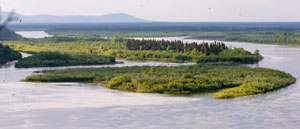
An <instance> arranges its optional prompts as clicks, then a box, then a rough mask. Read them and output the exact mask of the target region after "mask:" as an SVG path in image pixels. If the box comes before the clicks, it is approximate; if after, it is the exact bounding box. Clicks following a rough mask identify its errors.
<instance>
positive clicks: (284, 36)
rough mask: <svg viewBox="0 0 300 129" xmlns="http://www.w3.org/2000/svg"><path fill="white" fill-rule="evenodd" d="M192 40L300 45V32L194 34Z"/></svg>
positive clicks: (260, 31)
mask: <svg viewBox="0 0 300 129" xmlns="http://www.w3.org/2000/svg"><path fill="white" fill-rule="evenodd" d="M189 38H191V39H210V40H221V41H240V42H251V43H264V44H283V45H288V44H291V45H294V44H300V33H299V31H288V32H286V31H284V30H282V31H267V30H256V31H253V30H244V31H238V32H202V33H198V34H193V36H191V37H189Z"/></svg>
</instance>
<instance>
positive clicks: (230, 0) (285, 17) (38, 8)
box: [0, 0, 300, 22]
mask: <svg viewBox="0 0 300 129" xmlns="http://www.w3.org/2000/svg"><path fill="white" fill-rule="evenodd" d="M0 5H1V6H2V8H3V10H5V11H8V10H11V9H15V10H16V11H17V12H18V13H20V14H23V15H36V14H50V15H58V16H65V15H93V16H100V15H105V14H110V13H127V14H129V15H132V16H135V17H138V18H142V19H146V20H152V21H172V22H230V21H232V22H300V7H299V6H300V0H0Z"/></svg>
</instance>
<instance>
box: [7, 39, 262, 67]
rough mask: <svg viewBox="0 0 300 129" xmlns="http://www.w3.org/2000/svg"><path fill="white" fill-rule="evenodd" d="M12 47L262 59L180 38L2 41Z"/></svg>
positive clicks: (181, 58)
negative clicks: (38, 41) (180, 39)
mask: <svg viewBox="0 0 300 129" xmlns="http://www.w3.org/2000/svg"><path fill="white" fill-rule="evenodd" d="M5 44H6V45H9V46H10V47H12V48H13V49H15V50H18V51H23V52H43V51H62V52H64V51H73V52H83V53H88V54H97V55H104V56H113V57H115V58H120V59H126V60H136V61H162V62H197V63H202V62H219V61H233V62H239V63H255V62H258V61H259V60H261V59H262V56H261V55H260V54H259V52H258V51H256V52H255V53H251V52H248V51H246V50H244V49H242V48H231V47H227V46H225V44H224V43H221V42H213V43H201V44H197V43H195V42H194V43H184V42H182V41H164V40H162V41H155V40H135V39H124V38H122V37H116V38H113V39H112V40H111V41H102V42H81V41H76V42H59V43H55V42H54V43H36V42H27V41H26V42H21V41H19V42H5Z"/></svg>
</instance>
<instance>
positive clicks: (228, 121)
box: [0, 37, 300, 129]
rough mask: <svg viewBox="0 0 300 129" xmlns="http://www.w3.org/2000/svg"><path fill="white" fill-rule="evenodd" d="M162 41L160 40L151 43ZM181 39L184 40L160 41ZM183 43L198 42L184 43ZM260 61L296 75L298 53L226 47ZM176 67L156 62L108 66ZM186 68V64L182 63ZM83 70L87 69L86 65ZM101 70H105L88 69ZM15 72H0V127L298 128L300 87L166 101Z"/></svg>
mask: <svg viewBox="0 0 300 129" xmlns="http://www.w3.org/2000/svg"><path fill="white" fill-rule="evenodd" d="M155 39H161V38H155ZM164 39H165V40H175V39H176V40H183V38H180V37H176V38H164ZM185 41H187V42H192V41H196V42H199V43H201V42H202V40H185ZM225 43H226V44H227V45H231V46H233V47H242V48H245V49H247V50H249V51H252V52H254V51H255V50H256V49H258V50H260V53H261V54H262V55H263V56H264V59H263V60H262V61H260V62H259V63H258V64H256V65H254V67H265V68H272V69H277V70H282V71H285V72H287V73H290V74H292V75H293V76H295V77H297V78H298V77H299V76H300V68H299V67H300V60H299V59H298V58H299V57H300V48H299V47H286V46H276V45H262V44H251V43H235V42H225ZM144 65H151V66H165V65H168V66H176V65H182V64H176V63H159V62H129V61H125V63H124V64H116V65H107V66H109V67H124V66H144ZM184 65H190V64H184ZM85 67H87V66H85ZM93 67H104V66H93ZM64 68H67V67H59V68H30V69H16V68H14V62H11V63H9V64H6V65H4V66H2V67H1V68H0V81H1V82H0V116H1V117H0V128H12V129H14V128H15V129H20V128H22V129H23V128H25V129H36V128H43V129H54V128H55V129H57V128H58V129H66V128H72V129H76V128H86V129H93V128H101V129H102V128H120V129H126V128H128V129H132V128H138V129H140V128H151V129H156V128H160V129H161V128H165V129H170V128H208V129H210V128H211V129H217V128H220V129H224V128H243V129H250V128H251V129H252V128H255V129H257V128H280V129H282V128H285V129H296V128H299V127H300V99H299V97H300V83H299V80H298V81H297V83H296V84H294V85H291V86H289V87H287V88H283V89H281V90H277V91H275V92H270V93H267V94H261V95H253V96H247V97H240V98H235V99H226V100H216V99H213V98H212V96H210V95H209V94H201V95H193V96H168V95H161V94H144V93H128V92H122V91H116V90H110V89H106V88H103V87H101V86H98V85H88V84H83V83H25V82H19V80H21V79H24V78H25V77H26V76H28V75H31V74H33V72H34V71H37V70H50V69H64Z"/></svg>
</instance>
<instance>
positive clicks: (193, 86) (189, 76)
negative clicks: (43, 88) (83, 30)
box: [23, 62, 296, 99]
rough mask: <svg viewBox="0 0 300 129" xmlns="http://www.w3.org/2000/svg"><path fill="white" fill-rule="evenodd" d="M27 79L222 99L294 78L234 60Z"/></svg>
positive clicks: (86, 70)
mask: <svg viewBox="0 0 300 129" xmlns="http://www.w3.org/2000/svg"><path fill="white" fill-rule="evenodd" d="M42 73H43V74H41V75H40V74H39V75H32V76H29V77H27V78H26V79H25V80H23V81H27V82H87V83H98V84H101V85H103V86H105V87H107V88H110V89H118V90H123V91H129V92H142V93H163V94H192V93H202V92H212V93H213V96H214V98H217V99H224V98H233V97H239V96H246V95H253V94H260V93H265V92H268V91H273V90H276V89H279V88H282V87H285V86H288V85H290V84H292V83H294V82H295V80H296V79H295V78H294V77H292V76H291V75H290V74H286V73H284V72H281V71H277V70H271V69H265V68H249V67H246V66H241V65H238V64H235V63H224V62H223V63H204V64H198V65H192V66H178V67H150V66H144V67H122V68H108V67H107V68H84V69H65V70H55V71H43V72H42Z"/></svg>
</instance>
